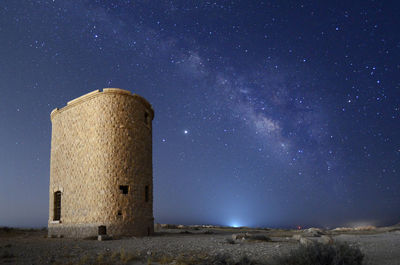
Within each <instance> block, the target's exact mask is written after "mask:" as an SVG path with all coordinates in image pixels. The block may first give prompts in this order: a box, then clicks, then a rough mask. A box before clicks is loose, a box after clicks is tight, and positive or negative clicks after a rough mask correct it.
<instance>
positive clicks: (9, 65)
mask: <svg viewBox="0 0 400 265" xmlns="http://www.w3.org/2000/svg"><path fill="white" fill-rule="evenodd" d="M399 14H400V6H399V4H396V1H331V2H329V1H272V2H270V1H217V2H208V1H186V0H185V1H61V0H54V1H15V0H6V1H1V3H0V92H1V97H0V225H9V226H45V225H46V224H47V218H48V183H49V158H50V138H51V123H50V116H49V115H50V112H51V110H52V109H54V108H56V107H62V106H64V105H65V104H66V102H67V101H69V100H71V99H73V98H76V97H78V96H80V95H82V94H85V93H88V92H90V91H92V90H95V89H101V88H104V87H118V88H123V89H128V90H130V91H132V92H134V93H137V94H139V95H142V96H143V97H145V98H146V99H148V100H149V101H150V102H151V103H152V105H153V107H154V109H155V119H154V122H153V126H154V127H153V147H154V150H153V152H154V161H153V164H154V196H155V198H154V200H155V201H154V215H155V219H156V222H161V223H186V224H189V223H193V224H194V223H214V224H223V225H247V226H271V227H278V226H280V227H286V226H296V225H315V226H317V225H320V226H341V225H352V224H355V223H364V224H375V225H387V224H393V223H396V222H399V221H400V216H399V213H400V175H399V173H400V123H399V121H400V30H399V29H400V16H399Z"/></svg>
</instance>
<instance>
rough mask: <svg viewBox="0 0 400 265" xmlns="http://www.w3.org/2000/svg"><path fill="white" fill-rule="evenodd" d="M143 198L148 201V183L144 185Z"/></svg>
mask: <svg viewBox="0 0 400 265" xmlns="http://www.w3.org/2000/svg"><path fill="white" fill-rule="evenodd" d="M144 200H145V201H146V202H148V201H149V186H148V185H146V187H145V188H144Z"/></svg>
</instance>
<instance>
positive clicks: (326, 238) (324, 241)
mask: <svg viewBox="0 0 400 265" xmlns="http://www.w3.org/2000/svg"><path fill="white" fill-rule="evenodd" d="M318 242H320V243H322V244H324V245H328V244H332V243H333V239H332V237H330V236H326V235H323V236H321V237H320V238H319V239H318Z"/></svg>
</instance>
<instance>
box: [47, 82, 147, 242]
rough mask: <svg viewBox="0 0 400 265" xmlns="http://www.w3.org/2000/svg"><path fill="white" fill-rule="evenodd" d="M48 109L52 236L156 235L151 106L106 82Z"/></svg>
mask: <svg viewBox="0 0 400 265" xmlns="http://www.w3.org/2000/svg"><path fill="white" fill-rule="evenodd" d="M50 116H51V122H52V137H51V161H50V205H49V206H50V207H49V222H48V228H49V232H48V233H49V236H65V237H89V236H97V235H98V234H101V235H103V234H107V235H113V236H120V235H133V236H146V235H150V234H152V233H153V231H154V225H153V223H154V218H153V170H152V120H153V117H154V111H153V108H152V107H151V105H150V104H149V103H148V102H147V101H146V100H145V99H144V98H142V97H140V96H138V95H136V94H131V93H130V92H129V91H126V90H122V89H117V88H104V89H103V91H100V90H96V91H93V92H91V93H88V94H86V95H83V96H81V97H79V98H76V99H74V100H72V101H69V102H68V104H67V106H65V107H63V108H61V109H55V110H53V111H52V112H51V115H50Z"/></svg>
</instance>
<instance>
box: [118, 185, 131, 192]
mask: <svg viewBox="0 0 400 265" xmlns="http://www.w3.org/2000/svg"><path fill="white" fill-rule="evenodd" d="M119 189H120V191H121V193H122V194H128V191H129V186H128V185H119Z"/></svg>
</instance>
